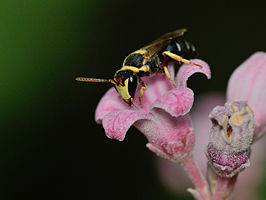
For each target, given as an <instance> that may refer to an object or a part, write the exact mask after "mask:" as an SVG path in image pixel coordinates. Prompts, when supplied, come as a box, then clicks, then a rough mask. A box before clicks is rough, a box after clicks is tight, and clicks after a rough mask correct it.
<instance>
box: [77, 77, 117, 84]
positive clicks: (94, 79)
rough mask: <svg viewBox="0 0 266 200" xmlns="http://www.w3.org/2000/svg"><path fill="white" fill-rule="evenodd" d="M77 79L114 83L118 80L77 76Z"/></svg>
mask: <svg viewBox="0 0 266 200" xmlns="http://www.w3.org/2000/svg"><path fill="white" fill-rule="evenodd" d="M75 80H76V81H81V82H96V83H112V84H114V85H115V84H116V82H115V81H114V80H113V79H98V78H86V77H77V78H76V79H75Z"/></svg>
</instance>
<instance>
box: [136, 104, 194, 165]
mask: <svg viewBox="0 0 266 200" xmlns="http://www.w3.org/2000/svg"><path fill="white" fill-rule="evenodd" d="M135 126H136V128H138V129H139V130H140V131H141V132H142V133H143V134H144V135H145V136H146V137H147V139H148V141H149V144H148V145H147V147H148V148H149V149H150V150H152V151H154V152H155V153H156V154H157V155H160V156H161V157H164V158H167V159H169V160H171V161H174V162H181V161H182V160H183V159H185V158H187V157H188V156H190V155H191V153H192V150H193V147H194V132H193V129H192V125H191V120H190V118H189V116H188V115H185V116H180V117H173V116H171V115H170V114H169V113H167V112H165V111H164V110H161V109H154V113H153V118H152V119H151V120H139V121H137V122H136V123H135Z"/></svg>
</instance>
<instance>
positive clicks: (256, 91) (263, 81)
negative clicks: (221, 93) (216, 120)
mask: <svg viewBox="0 0 266 200" xmlns="http://www.w3.org/2000/svg"><path fill="white" fill-rule="evenodd" d="M265 77H266V53H264V52H257V53H254V54H253V55H252V56H250V57H249V58H248V59H247V60H246V61H245V62H244V63H242V64H241V65H240V66H239V67H238V68H237V69H236V70H235V71H234V73H233V74H232V76H231V77H230V80H229V83H228V88H227V100H228V101H247V102H248V105H249V106H250V107H251V108H252V110H253V111H254V116H255V133H254V139H259V138H260V137H261V136H262V135H263V134H264V133H266V109H265V102H266V78H265Z"/></svg>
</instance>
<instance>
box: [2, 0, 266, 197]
mask: <svg viewBox="0 0 266 200" xmlns="http://www.w3.org/2000/svg"><path fill="white" fill-rule="evenodd" d="M265 5H266V4H265V3H264V4H263V3H259V2H255V1H252V2H250V3H249V4H244V3H243V2H242V3H241V4H237V3H232V2H230V1H217V2H215V1H213V2H211V1H209V2H206V1H197V2H192V1H184V0H182V1H138V0H135V1H118V0H117V1H115V0H113V1H104V0H90V1H89V0H87V1H85V0H76V1H71V0H23V1H22V0H1V1H0V69H1V71H0V91H1V97H0V108H1V111H0V120H1V126H0V127H1V131H0V133H1V134H0V137H1V138H0V147H1V151H0V155H1V159H0V175H1V176H0V177H1V178H0V199H54V198H56V199H90V198H93V196H95V195H98V196H97V199H104V198H108V199H111V198H115V199H117V200H118V199H178V198H177V197H176V196H174V195H173V194H171V193H169V191H168V190H167V189H166V188H165V187H163V186H162V184H161V183H160V180H159V178H158V176H157V174H156V166H155V162H154V155H153V153H151V152H149V151H148V150H147V148H146V147H145V144H146V139H145V138H144V137H143V136H142V135H141V134H140V133H139V132H138V131H137V130H135V129H134V128H131V129H130V130H129V133H128V135H127V138H126V140H125V141H124V142H117V141H114V140H110V139H108V138H107V137H106V136H105V134H104V130H103V128H102V127H101V126H100V125H97V124H96V123H95V122H94V111H95V108H96V105H97V103H98V101H99V100H100V98H101V96H102V95H103V94H104V93H105V91H106V90H107V89H108V88H109V87H110V86H109V85H104V84H103V85H98V84H81V83H77V82H75V80H74V79H75V77H76V76H89V77H99V78H110V77H112V76H113V74H114V72H115V71H116V70H117V69H119V68H120V67H121V64H122V61H123V59H124V58H125V56H126V55H128V54H129V53H130V52H132V51H134V50H136V49H138V48H140V47H141V46H143V45H145V44H146V43H147V42H150V41H152V40H153V39H155V38H156V37H158V36H160V35H161V34H163V33H166V32H169V31H172V30H175V29H178V28H184V27H185V28H187V29H188V30H189V31H188V32H187V33H186V36H185V38H186V39H187V40H189V41H191V42H193V43H194V44H195V45H196V46H197V47H198V49H199V53H200V58H202V59H203V60H205V61H207V62H208V63H209V64H210V66H211V69H212V79H211V80H209V81H208V80H206V79H205V77H203V76H201V75H199V76H195V77H192V78H191V79H190V81H189V85H190V87H191V88H193V89H194V91H195V93H196V94H199V93H202V92H210V91H225V89H226V85H227V80H228V78H229V76H230V74H231V72H232V71H233V70H234V69H235V68H236V67H237V66H238V65H239V64H240V63H241V62H243V61H244V59H246V58H247V57H248V56H249V55H251V54H252V53H253V52H255V51H258V50H262V51H265V50H266V42H265V35H266V20H265ZM261 188H265V186H262V187H261ZM260 192H261V196H262V198H263V195H265V191H264V194H263V189H261V191H260ZM264 197H265V198H266V195H265V196H264ZM179 198H180V199H191V197H190V196H189V195H187V196H182V197H179Z"/></svg>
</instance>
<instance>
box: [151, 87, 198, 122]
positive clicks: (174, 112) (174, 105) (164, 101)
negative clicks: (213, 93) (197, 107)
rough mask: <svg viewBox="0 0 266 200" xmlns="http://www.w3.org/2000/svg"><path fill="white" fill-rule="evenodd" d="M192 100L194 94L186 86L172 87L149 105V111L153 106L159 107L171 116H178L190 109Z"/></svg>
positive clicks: (152, 109)
mask: <svg viewBox="0 0 266 200" xmlns="http://www.w3.org/2000/svg"><path fill="white" fill-rule="evenodd" d="M193 100H194V94H193V91H192V90H191V89H189V88H186V87H180V88H174V89H172V90H170V91H169V92H167V93H166V94H165V95H163V96H162V97H161V98H159V99H157V100H156V101H155V102H154V103H153V104H152V105H151V112H153V111H154V109H155V108H160V109H162V110H164V111H166V112H168V113H169V114H170V115H171V116H173V117H178V116H180V115H185V114H186V113H188V112H189V111H190V109H191V107H192V104H193Z"/></svg>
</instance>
